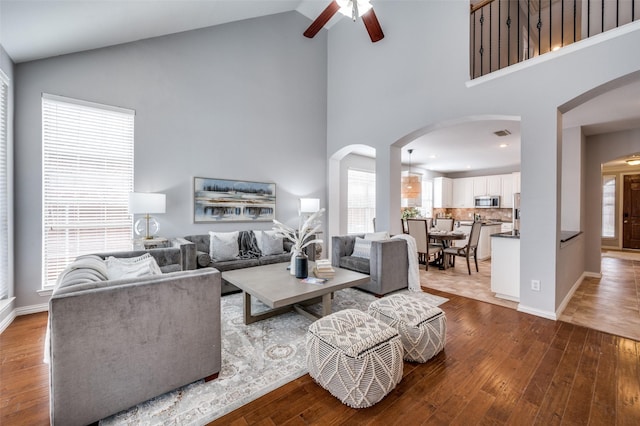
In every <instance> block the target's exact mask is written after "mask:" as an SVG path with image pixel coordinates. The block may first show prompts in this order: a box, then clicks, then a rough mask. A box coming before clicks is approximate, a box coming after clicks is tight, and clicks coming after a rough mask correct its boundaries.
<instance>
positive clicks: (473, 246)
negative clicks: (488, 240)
mask: <svg viewBox="0 0 640 426" xmlns="http://www.w3.org/2000/svg"><path fill="white" fill-rule="evenodd" d="M481 227H482V224H481V223H480V222H474V223H473V225H472V226H471V232H470V233H469V240H468V242H467V245H466V246H464V247H449V248H447V249H445V250H444V256H445V259H444V261H445V262H448V261H449V259H448V258H449V256H452V258H451V265H452V266H455V265H456V256H460V257H465V258H466V259H467V270H468V271H469V275H471V264H470V263H469V258H471V257H472V256H473V261H474V262H475V264H476V272H480V270H479V269H478V256H477V254H476V253H477V250H478V241H479V240H480V229H481Z"/></svg>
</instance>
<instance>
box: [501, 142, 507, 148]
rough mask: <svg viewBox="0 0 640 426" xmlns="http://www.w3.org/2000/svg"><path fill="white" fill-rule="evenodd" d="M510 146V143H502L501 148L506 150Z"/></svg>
mask: <svg viewBox="0 0 640 426" xmlns="http://www.w3.org/2000/svg"><path fill="white" fill-rule="evenodd" d="M508 146H509V144H508V143H501V144H500V148H506V147H508Z"/></svg>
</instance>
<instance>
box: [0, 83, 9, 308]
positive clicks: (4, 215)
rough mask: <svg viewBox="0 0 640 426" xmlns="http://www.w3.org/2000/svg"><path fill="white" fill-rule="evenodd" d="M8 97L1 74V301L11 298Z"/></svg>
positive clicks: (6, 86) (7, 86)
mask: <svg viewBox="0 0 640 426" xmlns="http://www.w3.org/2000/svg"><path fill="white" fill-rule="evenodd" d="M8 97H9V85H8V82H7V81H6V80H5V79H4V77H3V76H2V73H0V300H2V299H6V298H7V297H9V207H8V206H9V190H8V179H9V176H8V166H9V161H8V158H7V155H8V154H7V153H8V130H7V124H8V121H7V115H8V114H9V105H8Z"/></svg>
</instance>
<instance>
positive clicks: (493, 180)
mask: <svg viewBox="0 0 640 426" xmlns="http://www.w3.org/2000/svg"><path fill="white" fill-rule="evenodd" d="M501 193H502V176H500V175H494V176H487V193H486V194H485V195H500V194H501Z"/></svg>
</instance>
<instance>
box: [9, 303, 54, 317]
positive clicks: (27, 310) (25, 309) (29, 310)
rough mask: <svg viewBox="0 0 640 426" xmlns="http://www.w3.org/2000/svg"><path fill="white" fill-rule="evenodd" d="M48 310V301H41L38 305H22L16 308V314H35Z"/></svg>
mask: <svg viewBox="0 0 640 426" xmlns="http://www.w3.org/2000/svg"><path fill="white" fill-rule="evenodd" d="M48 310H49V304H48V303H42V304H40V305H31V306H22V307H20V308H16V316H20V315H29V314H37V313H38V312H47V311H48Z"/></svg>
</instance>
